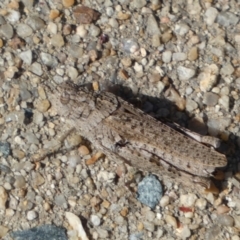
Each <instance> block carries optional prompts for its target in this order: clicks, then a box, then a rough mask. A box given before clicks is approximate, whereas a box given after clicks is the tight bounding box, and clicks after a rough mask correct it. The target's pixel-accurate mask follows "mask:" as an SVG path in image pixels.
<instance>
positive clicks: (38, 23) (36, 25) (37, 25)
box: [27, 16, 45, 31]
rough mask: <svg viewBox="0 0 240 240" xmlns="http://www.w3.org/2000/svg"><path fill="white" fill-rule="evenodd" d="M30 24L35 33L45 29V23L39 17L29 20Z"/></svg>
mask: <svg viewBox="0 0 240 240" xmlns="http://www.w3.org/2000/svg"><path fill="white" fill-rule="evenodd" d="M27 22H28V24H29V25H30V26H31V28H32V29H33V30H35V31H38V30H41V29H42V28H44V27H45V22H44V21H43V20H42V19H41V18H40V17H37V16H32V17H29V18H28V21H27Z"/></svg>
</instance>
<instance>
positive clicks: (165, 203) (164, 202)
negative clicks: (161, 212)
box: [160, 195, 170, 207]
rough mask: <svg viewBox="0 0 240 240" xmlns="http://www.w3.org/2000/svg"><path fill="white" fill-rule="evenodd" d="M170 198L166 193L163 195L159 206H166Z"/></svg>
mask: <svg viewBox="0 0 240 240" xmlns="http://www.w3.org/2000/svg"><path fill="white" fill-rule="evenodd" d="M169 201H170V198H169V196H167V195H164V196H163V197H162V198H161V200H160V206H161V207H166V206H167V205H168V204H169Z"/></svg>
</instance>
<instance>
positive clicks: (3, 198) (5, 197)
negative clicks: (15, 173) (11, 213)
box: [0, 186, 8, 209]
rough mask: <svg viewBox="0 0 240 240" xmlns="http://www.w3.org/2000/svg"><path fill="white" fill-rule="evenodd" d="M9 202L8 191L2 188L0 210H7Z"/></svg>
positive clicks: (0, 188) (0, 191) (0, 190)
mask: <svg viewBox="0 0 240 240" xmlns="http://www.w3.org/2000/svg"><path fill="white" fill-rule="evenodd" d="M7 200H8V194H7V191H6V190H5V189H4V187H2V186H0V209H5V208H6V205H5V204H6V202H7Z"/></svg>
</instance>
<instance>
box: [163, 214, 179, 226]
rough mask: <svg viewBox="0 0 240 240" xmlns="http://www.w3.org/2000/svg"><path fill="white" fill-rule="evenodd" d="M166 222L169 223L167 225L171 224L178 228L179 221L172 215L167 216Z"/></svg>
mask: <svg viewBox="0 0 240 240" xmlns="http://www.w3.org/2000/svg"><path fill="white" fill-rule="evenodd" d="M165 221H166V222H167V224H170V225H171V226H172V227H174V228H177V220H176V218H175V217H173V216H171V215H166V216H165Z"/></svg>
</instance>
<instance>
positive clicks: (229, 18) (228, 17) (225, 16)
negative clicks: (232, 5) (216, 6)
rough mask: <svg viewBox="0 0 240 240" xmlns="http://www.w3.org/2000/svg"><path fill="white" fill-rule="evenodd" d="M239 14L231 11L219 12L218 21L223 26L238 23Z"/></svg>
mask: <svg viewBox="0 0 240 240" xmlns="http://www.w3.org/2000/svg"><path fill="white" fill-rule="evenodd" d="M238 20H239V18H238V16H236V15H235V14H234V13H231V12H221V13H219V14H218V17H217V22H218V23H219V24H220V25H221V26H223V27H229V26H230V25H236V24H237V23H238Z"/></svg>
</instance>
